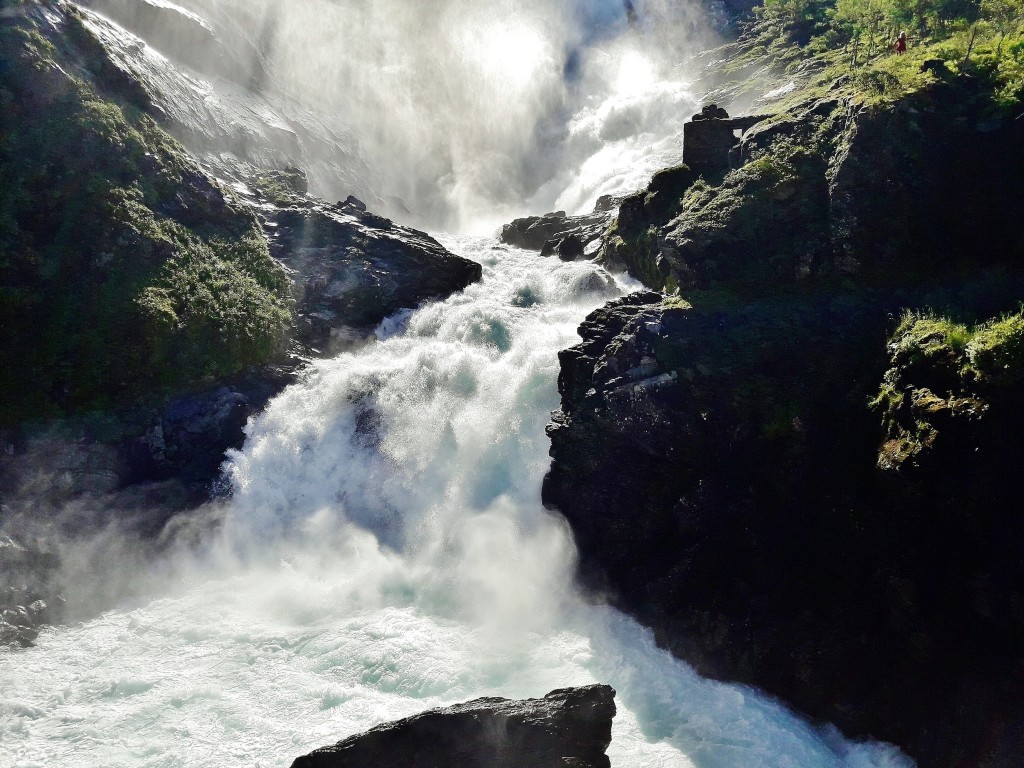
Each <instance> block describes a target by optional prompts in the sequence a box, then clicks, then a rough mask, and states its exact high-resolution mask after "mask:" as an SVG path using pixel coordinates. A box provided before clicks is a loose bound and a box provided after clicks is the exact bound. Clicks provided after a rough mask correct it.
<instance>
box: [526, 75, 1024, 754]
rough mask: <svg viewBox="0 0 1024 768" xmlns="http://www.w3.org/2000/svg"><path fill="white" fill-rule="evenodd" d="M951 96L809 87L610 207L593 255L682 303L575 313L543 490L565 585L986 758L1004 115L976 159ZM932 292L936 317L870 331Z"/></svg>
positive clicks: (877, 718)
mask: <svg viewBox="0 0 1024 768" xmlns="http://www.w3.org/2000/svg"><path fill="white" fill-rule="evenodd" d="M971 87H972V86H970V85H969V84H965V83H953V84H950V83H947V82H945V81H942V82H937V83H936V84H935V86H934V88H933V89H929V90H927V91H925V92H923V93H918V94H916V95H915V96H914V97H912V98H910V99H909V101H907V102H903V103H899V104H896V105H892V104H889V105H879V104H872V105H870V106H864V107H861V106H857V105H855V104H854V103H853V102H852V101H846V100H844V99H842V98H830V99H824V100H822V99H815V100H813V101H809V102H805V103H803V104H801V105H799V106H798V107H797V108H795V109H794V110H792V111H790V112H788V113H786V114H782V115H779V116H777V117H775V118H772V119H771V120H768V121H765V122H762V123H760V124H758V125H757V126H754V127H752V128H751V130H750V131H748V133H747V134H746V135H745V136H744V139H743V142H742V143H741V145H740V147H739V150H738V151H739V153H740V161H741V165H740V167H739V168H737V169H736V170H734V171H731V172H729V173H727V174H726V175H725V176H724V177H721V178H718V179H715V178H713V177H710V178H709V177H707V176H705V178H704V179H703V180H699V179H697V178H696V174H694V173H693V171H692V169H689V168H686V167H680V168H677V169H671V170H669V171H666V172H665V174H666V175H665V176H664V177H663V178H661V179H660V180H658V184H655V183H653V182H652V185H651V187H649V188H648V190H646V191H644V192H643V193H640V194H637V195H634V196H631V197H629V198H626V199H625V200H624V201H623V202H622V204H621V206H620V209H619V216H618V220H617V222H616V224H615V225H613V227H612V228H611V229H610V230H609V232H608V235H607V236H606V242H605V244H604V250H603V255H602V258H603V259H605V261H606V262H607V263H609V264H610V265H618V266H620V267H625V268H628V269H629V271H630V272H631V273H632V274H634V275H635V276H637V277H639V278H640V279H642V280H643V281H644V282H645V283H646V284H647V285H649V286H651V287H653V288H658V289H667V290H670V291H675V292H677V295H666V294H663V293H660V292H647V293H641V294H635V295H633V296H630V297H627V298H625V299H623V300H621V301H618V302H615V303H612V304H610V305H608V306H606V307H604V308H602V309H600V310H598V311H596V312H595V313H593V314H592V315H590V316H589V317H588V318H587V319H586V321H585V322H584V323H583V324H582V326H581V328H580V335H581V337H582V341H581V343H580V344H579V345H577V346H576V347H573V348H572V349H569V350H566V351H565V352H563V353H562V354H561V355H560V361H561V366H562V369H561V375H560V378H559V391H560V393H561V395H562V405H561V409H560V410H559V411H558V412H556V413H555V414H554V415H553V418H552V423H551V425H550V427H549V434H550V435H551V445H552V450H551V454H552V464H551V469H550V472H549V474H548V476H547V477H546V479H545V481H544V488H543V498H544V502H545V503H546V504H547V505H549V506H551V507H554V508H557V509H558V510H560V511H561V512H563V513H564V514H565V515H566V517H567V518H568V520H569V522H570V524H571V526H572V528H573V531H574V535H575V538H576V541H577V545H578V547H579V553H580V573H581V577H582V579H583V581H584V582H585V583H586V584H587V585H589V586H590V587H592V588H593V589H594V590H595V591H596V592H597V593H599V594H602V595H611V596H612V599H613V600H614V601H615V603H616V604H617V605H618V606H620V607H621V608H623V609H624V610H626V611H628V612H631V613H632V614H634V615H636V616H637V617H639V618H640V619H641V620H642V621H643V622H645V623H647V624H649V625H650V626H652V627H653V628H654V630H655V633H656V636H657V638H658V640H659V642H660V643H662V644H663V645H664V646H666V647H668V648H670V649H671V650H672V651H673V652H674V653H676V654H678V655H679V656H681V657H683V658H685V659H687V660H688V661H690V662H691V663H693V664H694V665H695V666H696V667H697V669H698V670H699V671H701V672H703V673H705V674H708V675H712V676H716V677H721V678H726V679H731V680H740V681H743V682H747V683H750V684H753V685H757V686H760V687H762V688H765V689H767V690H768V691H769V692H771V693H772V694H774V695H777V696H780V697H781V698H783V699H784V700H786V701H787V702H789V703H790V704H792V705H794V706H796V707H797V708H798V709H801V710H803V711H805V712H807V713H810V714H811V715H813V716H815V717H821V718H823V719H827V720H829V721H831V722H834V723H837V724H838V725H839V726H840V727H841V728H843V729H845V730H847V731H848V732H850V733H855V734H863V735H867V734H870V735H873V736H874V737H877V738H883V739H886V740H889V741H893V742H896V743H898V744H899V745H901V746H902V747H903V748H904V749H906V750H907V751H908V752H909V753H911V754H912V755H913V756H914V757H916V758H917V759H918V760H919V764H920V765H921V766H923V767H924V766H934V767H936V768H938V767H939V766H941V767H942V768H945V767H946V766H949V765H959V764H969V765H982V766H1007V768H1008V767H1009V766H1012V765H1016V764H1017V762H1019V754H1020V747H1021V745H1020V743H1019V737H1018V734H1019V733H1020V730H1019V723H1020V722H1022V721H1024V698H1022V696H1021V695H1020V691H1021V690H1022V687H1021V682H1022V681H1021V677H1020V675H1021V672H1020V671H1021V670H1022V669H1024V642H1022V640H1021V638H1022V637H1024V614H1022V613H1021V612H1020V611H1019V610H1018V609H1017V608H1016V607H1015V606H1019V605H1024V568H1022V567H1021V563H1022V562H1024V550H1022V548H1021V545H1020V542H1021V541H1024V537H1022V536H1021V532H1020V527H1021V523H1020V520H1019V515H1018V514H1017V509H1018V508H1019V499H1018V498H1017V497H1018V496H1019V493H1018V487H1017V483H1016V482H1015V481H1014V480H1012V479H1011V478H1013V477H1014V476H1015V470H1013V469H1011V467H1010V464H1009V462H1012V461H1013V460H1014V459H1013V457H1015V456H1019V453H1020V450H1021V445H1022V444H1021V437H1020V436H1021V434H1024V423H1022V421H1021V417H1020V410H1021V408H1020V405H1019V404H1020V402H1021V390H1020V381H1021V380H1022V379H1020V378H1019V375H1018V374H1019V370H1018V368H1019V367H1020V361H1019V352H1018V350H1019V349H1020V347H1019V346H1018V343H1019V338H1020V334H1021V331H1020V327H1021V324H1020V318H1019V314H1018V312H1017V310H1018V308H1019V301H1020V299H1021V297H1022V296H1024V273H1022V272H1021V269H1020V266H1019V264H1020V262H1019V259H1020V256H1021V254H1022V251H1021V248H1022V247H1024V240H1021V229H1020V224H1019V222H1020V221H1021V220H1024V216H1022V214H1024V196H1022V195H1021V194H1020V193H1019V189H1017V188H1012V189H1011V186H1012V185H1010V181H1009V179H1010V178H1011V175H1017V174H1020V173H1022V172H1024V168H1022V166H1021V157H1022V153H1021V148H1022V147H1024V134H1022V133H1021V128H1018V127H1017V126H1009V125H1007V126H1004V127H1003V128H1002V129H999V130H996V131H993V132H992V133H990V134H985V139H984V141H985V142H989V141H991V142H992V144H991V146H992V147H994V148H997V150H993V153H992V156H991V157H985V156H983V153H982V152H981V150H980V146H981V143H980V141H979V134H978V132H977V130H976V126H975V125H974V123H973V122H971V119H972V118H971V117H970V116H971V114H972V112H971V107H970V106H969V105H970V104H971V103H973V102H972V98H973V97H971V96H970V94H971V91H970V88H971ZM975 97H977V98H980V96H978V95H977V94H975ZM656 180H657V177H656ZM954 189H956V190H959V191H958V192H956V193H954ZM1008 189H1011V191H1009V192H1004V191H1003V190H1008ZM665 190H671V191H670V192H669V193H667V194H663V192H665ZM996 190H998V192H997V191H996ZM986 200H987V201H988V202H987V203H986V202H984V201H986ZM976 222H983V225H982V226H975V223H976ZM971 238H974V242H973V245H971V246H968V243H969V242H970V239H971ZM930 306H941V307H950V308H953V310H954V312H953V314H954V317H953V319H950V318H945V319H943V318H939V317H936V316H935V315H934V314H930V313H928V312H924V311H919V312H916V313H910V314H908V315H906V316H905V320H904V321H903V323H902V324H901V325H900V326H899V328H898V329H897V331H896V332H895V333H894V334H893V335H892V336H891V337H890V334H891V333H892V328H893V325H894V324H895V321H894V320H893V319H892V318H894V317H899V316H900V314H901V310H903V309H906V308H908V307H909V308H925V307H930ZM1005 312H1011V313H1013V314H1010V315H1005V316H1004V315H1001V313H1005ZM869 404H872V405H869Z"/></svg>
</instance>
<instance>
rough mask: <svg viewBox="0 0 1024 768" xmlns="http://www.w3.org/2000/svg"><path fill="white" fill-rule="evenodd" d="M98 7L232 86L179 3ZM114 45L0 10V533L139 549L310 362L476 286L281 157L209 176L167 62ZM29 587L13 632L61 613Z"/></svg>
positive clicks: (97, 35)
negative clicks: (397, 317) (188, 55)
mask: <svg viewBox="0 0 1024 768" xmlns="http://www.w3.org/2000/svg"><path fill="white" fill-rule="evenodd" d="M8 5H10V4H8ZM92 5H94V6H95V7H97V8H99V7H102V9H103V10H104V11H105V12H107V13H110V14H111V15H114V16H117V17H118V18H123V19H129V20H132V22H133V23H134V24H135V25H136V26H137V27H138V28H139V29H143V28H145V30H148V31H149V32H152V34H153V35H154V40H157V41H158V42H159V44H160V45H161V46H162V47H163V48H164V49H165V50H166V51H167V52H168V53H169V54H170V55H174V53H175V49H174V46H175V45H179V46H180V47H181V50H180V51H178V53H179V54H181V55H184V52H185V49H188V50H189V51H191V50H192V48H194V47H198V48H200V49H203V50H205V51H206V52H207V54H208V56H207V58H205V59H203V61H206V62H207V64H209V67H210V68H211V69H210V72H212V73H214V74H220V75H227V76H232V77H235V78H236V80H239V82H241V81H242V80H244V79H245V77H243V74H244V71H245V70H246V67H247V65H244V63H242V64H239V63H238V62H234V63H232V62H229V61H227V60H226V59H224V58H223V55H222V53H221V49H220V48H219V47H218V46H216V45H213V44H212V42H211V40H212V38H211V37H210V36H211V35H212V34H213V33H212V32H211V31H210V30H209V29H207V28H206V27H205V26H203V24H202V23H201V21H200V20H198V18H197V17H194V16H193V15H191V14H189V13H188V12H185V11H183V10H182V9H180V8H176V7H172V6H171V5H168V4H165V3H148V2H146V3H122V2H116V1H115V0H109V1H103V2H101V1H100V0H97V2H96V3H93V4H92ZM126 35H127V33H125V32H124V31H123V30H120V29H119V28H117V27H115V26H114V25H111V24H110V23H109V22H108V21H106V20H105V19H102V18H101V17H99V16H96V15H95V14H93V13H91V12H89V11H87V10H82V9H81V8H79V7H78V6H77V5H74V4H71V3H66V2H53V3H45V4H44V3H35V2H33V3H16V4H14V5H11V6H10V7H7V6H6V5H5V9H4V12H3V13H2V14H0V75H2V77H0V106H2V107H3V108H2V110H0V172H2V175H3V177H4V184H3V187H4V189H3V194H0V254H2V258H0V429H2V430H3V433H2V435H0V436H2V437H3V438H4V439H3V441H2V443H3V445H2V447H3V449H4V450H3V453H2V454H0V503H2V504H3V507H2V513H0V530H3V531H6V532H10V533H13V532H14V531H19V532H20V531H23V530H32V531H33V532H34V534H38V536H39V537H40V540H41V541H42V540H45V539H46V537H47V536H49V535H51V534H53V535H54V536H56V537H57V538H64V537H70V538H72V539H73V538H74V537H75V536H86V535H91V534H92V533H94V532H96V531H101V530H105V529H106V528H108V527H116V528H117V529H118V530H119V532H120V533H121V534H125V535H129V536H131V537H137V538H142V539H143V540H149V541H151V540H152V539H153V538H155V537H157V536H158V535H159V534H160V532H161V531H162V529H163V528H164V526H165V525H166V524H167V523H168V522H169V520H170V519H171V518H173V517H174V515H176V514H177V513H179V512H182V511H183V510H189V509H193V508H195V507H196V506H198V505H201V504H203V503H204V502H206V501H208V500H209V499H210V498H211V494H213V493H215V492H216V488H215V485H216V479H217V477H218V475H219V472H220V466H221V464H222V462H223V460H224V455H225V451H226V450H228V449H230V448H238V447H240V446H241V445H242V442H243V440H244V432H243V428H244V426H245V424H246V421H247V420H248V418H249V417H250V416H252V415H253V414H255V413H256V412H258V411H259V410H260V409H261V408H262V407H263V406H264V405H265V404H266V402H267V401H268V400H269V399H270V398H271V397H272V396H273V395H274V394H276V393H278V392H279V391H280V390H281V389H282V388H284V387H285V386H286V385H287V384H288V383H289V382H290V381H292V379H293V375H294V373H295V371H296V370H297V368H298V367H300V366H301V365H302V364H303V360H304V359H308V357H309V356H311V355H316V354H328V353H331V352H334V351H336V350H337V349H339V348H343V347H344V346H345V345H347V344H350V343H356V342H358V343H364V342H365V341H366V340H367V339H368V338H369V337H371V336H372V331H373V328H374V326H376V325H377V324H378V323H379V322H380V321H381V320H383V319H384V318H385V317H387V316H388V315H390V314H393V313H394V312H396V311H397V310H399V309H402V308H412V307H415V306H417V305H419V304H420V303H422V302H424V301H427V300H431V299H438V298H442V297H445V296H447V295H449V294H451V293H453V292H455V291H458V290H461V289H462V288H464V287H466V285H468V284H469V283H471V282H473V281H475V280H478V279H479V278H480V275H481V267H480V265H479V264H476V263H473V262H471V261H468V260H466V259H462V258H459V257H456V256H454V255H452V254H451V253H449V252H448V251H447V250H445V249H444V248H443V247H442V246H441V245H440V244H439V243H438V242H437V241H436V240H434V239H433V238H431V237H430V236H429V235H426V234H425V233H423V232H419V231H416V230H412V229H409V228H406V227H402V226H399V225H397V224H395V223H393V222H391V221H389V220H387V219H384V218H383V217H380V216H377V215H375V214H373V213H370V212H369V211H368V210H367V206H366V205H365V204H363V203H362V202H361V201H359V200H358V199H356V198H355V197H352V196H350V197H349V198H348V199H347V200H346V201H345V202H344V203H338V204H336V205H330V204H328V203H325V202H324V201H322V200H319V199H316V198H314V197H312V196H310V195H309V193H308V189H309V184H308V181H307V177H306V175H305V173H304V172H303V171H302V170H301V169H298V168H295V167H292V166H289V165H282V166H280V167H276V165H275V163H276V160H277V159H278V158H277V157H276V156H275V157H274V158H270V159H271V160H273V161H274V162H271V163H270V164H269V166H268V167H260V166H258V165H257V164H256V163H257V161H258V160H259V159H260V158H263V157H268V156H265V155H261V154H260V152H259V151H256V150H253V151H252V152H250V153H248V154H245V158H246V160H247V161H241V160H238V159H230V153H228V154H225V155H224V157H228V158H229V159H227V160H224V165H222V166H218V169H219V170H222V171H224V176H226V177H227V178H228V179H229V180H230V181H231V183H230V184H227V183H225V182H223V181H218V180H215V178H214V176H213V174H211V173H210V172H209V167H204V166H201V165H200V163H201V162H202V161H204V160H206V159H208V158H206V157H203V158H199V159H197V158H196V157H193V156H191V155H190V154H189V153H188V152H187V151H186V150H185V149H184V148H183V147H182V146H181V145H179V144H178V143H177V142H176V141H175V140H174V139H172V138H171V137H170V136H169V135H168V134H167V133H165V132H164V130H163V128H162V127H161V124H162V125H163V126H164V127H167V126H170V127H175V126H176V127H177V129H181V127H182V123H180V122H178V123H176V122H175V121H176V118H175V116H174V115H172V114H171V112H169V111H168V109H165V108H164V107H163V106H160V104H159V103H158V102H157V101H156V100H155V96H154V93H155V92H156V85H155V81H153V80H152V79H147V78H146V77H143V76H141V74H140V73H142V72H148V73H149V75H152V76H153V77H156V76H157V75H158V74H159V73H161V72H163V74H164V75H166V72H165V71H164V70H161V69H160V67H164V66H165V65H166V60H164V59H162V57H159V56H155V55H153V54H152V52H151V51H147V50H146V49H145V46H143V45H141V44H138V45H136V44H135V43H131V42H130V41H128V38H127V37H126ZM193 52H194V51H193ZM192 63H193V64H196V62H195V61H192ZM200 63H201V62H200ZM257 63H258V62H257ZM236 65H237V66H236ZM232 73H234V74H232ZM257 74H258V72H257ZM181 81H182V82H188V83H193V82H194V79H192V78H185V77H182V78H181ZM165 106H167V105H166V104H165ZM179 106H180V105H179ZM172 111H173V110H172ZM186 111H187V112H189V115H190V118H189V119H190V120H192V121H193V122H194V123H195V122H196V121H198V122H201V121H202V117H201V116H202V115H206V116H207V117H208V118H211V119H212V115H211V113H206V112H195V111H194V110H193V111H189V110H187V109H186ZM175 114H176V113H175ZM264 116H265V115H263V114H262V113H261V117H260V122H261V124H262V122H263V117H264ZM157 121H160V123H161V124H158V122H157ZM193 127H194V126H193ZM220 128H221V126H216V125H215V126H212V127H211V128H210V130H211V132H214V133H216V131H217V130H219V129H220ZM227 128H228V129H231V126H228V127H227ZM178 132H179V134H181V133H182V131H181V130H179V131H178ZM264 138H265V137H264ZM254 141H255V140H254ZM257 143H258V142H257ZM250 149H252V148H250ZM222 178H223V177H222ZM65 510H66V511H67V514H65ZM145 546H148V544H147V545H145ZM42 549H43V550H45V551H49V550H47V548H46V547H45V546H44V547H42ZM10 551H12V552H13V551H15V550H13V549H11V550H10ZM18 551H21V550H18ZM47 557H51V555H47ZM52 557H54V558H55V557H56V555H53V556H52ZM19 562H21V561H19ZM12 567H13V566H12ZM16 570H17V569H16V568H14V571H15V572H16ZM24 577H25V579H27V581H25V584H24V585H22V586H23V587H24V589H22V587H21V586H19V587H18V589H19V590H22V592H24V595H23V597H24V599H22V598H18V600H19V601H20V602H17V604H16V606H17V610H19V611H22V612H21V613H19V616H20V617H21V618H20V619H19V621H22V623H23V624H25V622H28V624H25V626H29V625H31V623H32V621H35V620H36V618H38V616H43V615H45V616H47V617H49V618H55V617H57V616H58V614H59V612H57V611H56V609H52V610H50V611H49V612H45V613H44V612H41V611H35V612H34V613H33V612H32V611H29V613H25V612H24V610H28V609H29V607H31V605H33V604H35V603H36V602H37V598H35V597H34V598H33V599H32V600H28V602H25V600H27V599H28V598H27V597H25V596H26V595H27V596H32V595H35V594H37V593H38V594H40V595H53V594H56V592H55V591H54V590H53V589H50V588H49V587H48V586H47V585H46V583H44V581H45V580H44V581H40V580H39V579H41V578H42V577H41V576H39V574H37V573H35V572H33V573H28V572H26V573H25V574H24ZM12 583H13V582H12ZM19 583H20V582H19ZM25 590H28V591H27V592H25ZM33 590H35V591H33ZM19 594H21V593H19ZM8 602H10V601H8ZM45 602H48V603H54V601H53V600H50V599H49V597H47V599H46V600H45ZM4 606H5V607H3V610H8V609H10V610H15V607H14V606H15V603H11V604H10V606H7V604H6V603H5V604H4ZM51 608H52V606H51ZM22 609H24V610H22ZM33 617H35V618H33ZM30 620H31V621H30ZM8 623H10V622H8ZM19 637H28V635H27V634H23V635H20V636H19Z"/></svg>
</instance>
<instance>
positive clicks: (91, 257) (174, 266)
mask: <svg viewBox="0 0 1024 768" xmlns="http://www.w3.org/2000/svg"><path fill="white" fill-rule="evenodd" d="M68 18H69V17H66V16H65V17H64V23H65V29H64V34H56V33H52V37H51V38H50V39H47V38H44V37H43V36H42V35H41V34H40V32H39V29H38V28H37V27H36V26H35V24H34V23H33V21H32V16H31V14H25V15H20V16H14V17H8V18H7V19H5V20H4V21H3V25H2V26H0V82H3V84H4V85H3V91H4V93H3V94H0V96H2V100H3V102H4V105H5V108H4V110H3V111H2V115H0V178H2V183H0V342H2V343H0V393H2V403H3V405H2V407H0V423H7V424H10V423H14V422H18V421H21V420H24V419H26V418H38V417H46V416H58V415H65V414H68V413H75V412H81V411H84V410H90V409H96V408H106V407H110V406H111V405H114V404H117V403H121V402H123V401H125V400H126V399H127V400H131V399H136V398H139V397H144V396H147V395H154V394H159V393H162V392H164V391H166V390H169V389H171V388H174V387H180V386H183V385H187V384H190V383H193V382H196V381H198V380H201V379H202V378H204V377H208V376H217V375H223V374H227V373H232V372H235V371H239V370H241V369H242V368H244V367H246V366H248V365H251V364H254V363H259V362H263V361H266V360H268V359H269V358H271V357H273V356H274V355H276V354H277V353H278V351H279V350H280V349H281V347H282V345H283V340H284V336H285V332H286V329H287V327H288V325H289V323H290V297H289V289H288V279H287V277H286V275H285V273H284V271H283V270H282V268H281V267H280V265H278V264H277V263H276V262H275V261H274V260H273V259H272V258H271V257H270V254H269V251H268V249H267V244H266V240H265V238H264V236H263V234H262V232H261V230H260V228H259V225H258V223H257V222H256V220H255V218H254V217H253V216H252V214H251V213H249V212H248V211H247V210H245V209H244V208H243V207H241V206H240V205H237V204H235V203H233V202H232V201H231V200H230V199H229V198H227V197H225V194H224V192H223V191H222V190H221V189H219V188H218V187H216V186H214V185H213V184H212V183H211V182H210V181H209V180H208V179H207V178H206V177H205V175H203V174H202V173H201V172H200V171H199V169H198V168H197V167H196V166H195V165H194V163H192V161H191V160H190V159H189V158H188V157H187V156H186V155H185V153H184V151H183V150H182V149H181V147H180V146H178V145H177V144H176V142H174V140H173V139H171V138H170V137H169V136H168V135H167V134H165V133H164V132H163V131H162V130H161V129H160V128H159V127H158V126H157V125H156V124H155V123H154V122H153V120H152V119H151V118H150V117H148V116H147V115H146V114H145V113H144V112H142V111H141V110H140V109H139V108H138V107H137V106H136V105H135V104H132V103H126V102H125V101H123V100H122V99H119V98H118V97H117V95H116V94H111V93H105V92H102V91H100V90H98V88H99V84H98V83H97V82H94V81H92V80H91V78H90V76H89V72H90V68H89V67H86V66H85V64H86V63H88V62H89V61H92V62H93V64H94V65H95V61H94V58H95V56H96V55H97V53H96V50H95V49H94V48H92V47H87V50H84V51H83V46H82V45H81V42H80V38H81V36H82V34H84V33H85V31H84V30H83V28H81V27H80V26H74V22H73V21H69V20H68ZM71 28H74V29H75V30H77V31H76V34H73V35H72V34H68V33H67V30H68V29H71ZM93 68H95V66H94V67H93Z"/></svg>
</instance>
